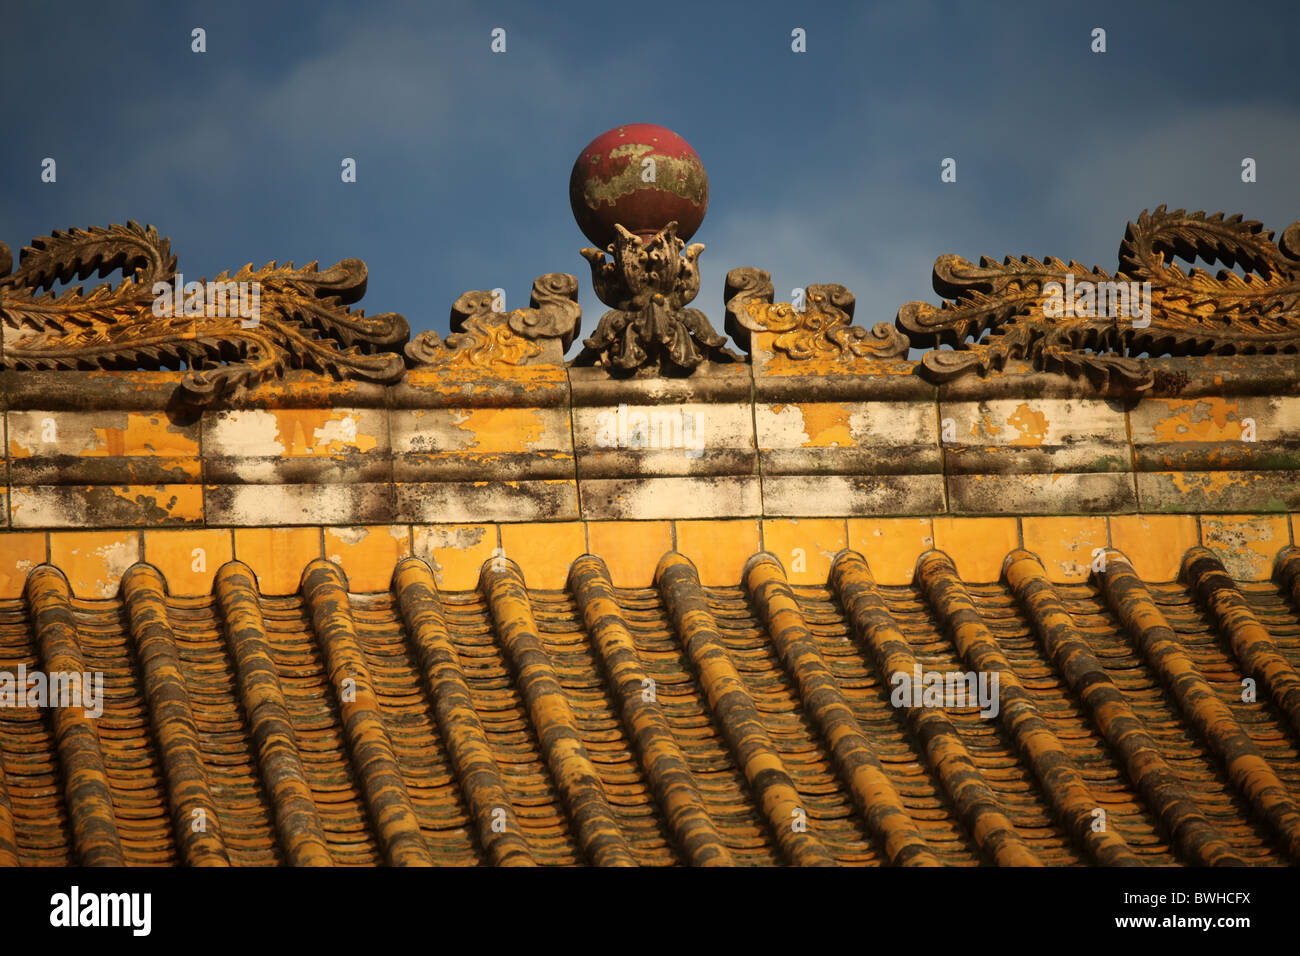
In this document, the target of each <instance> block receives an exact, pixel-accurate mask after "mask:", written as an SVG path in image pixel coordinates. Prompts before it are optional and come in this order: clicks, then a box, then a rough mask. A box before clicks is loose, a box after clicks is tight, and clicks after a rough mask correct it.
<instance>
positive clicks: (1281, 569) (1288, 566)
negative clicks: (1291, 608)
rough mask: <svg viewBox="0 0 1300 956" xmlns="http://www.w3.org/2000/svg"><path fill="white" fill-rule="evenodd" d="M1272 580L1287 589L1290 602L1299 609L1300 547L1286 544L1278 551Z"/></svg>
mask: <svg viewBox="0 0 1300 956" xmlns="http://www.w3.org/2000/svg"><path fill="white" fill-rule="evenodd" d="M1273 580H1274V581H1276V582H1277V583H1278V584H1280V585H1282V586H1283V587H1285V588H1286V589H1287V592H1288V593H1289V594H1290V595H1291V602H1292V603H1293V604H1294V605H1295V606H1296V608H1297V609H1298V610H1300V548H1296V547H1292V546H1290V545H1288V546H1287V547H1285V548H1283V549H1282V550H1281V551H1279V552H1278V555H1277V561H1276V562H1275V564H1274V567H1273Z"/></svg>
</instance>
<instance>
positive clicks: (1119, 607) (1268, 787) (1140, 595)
mask: <svg viewBox="0 0 1300 956" xmlns="http://www.w3.org/2000/svg"><path fill="white" fill-rule="evenodd" d="M1105 567H1106V570H1105V572H1103V573H1100V574H1097V575H1096V578H1097V579H1098V582H1099V584H1100V587H1101V590H1102V593H1103V594H1105V595H1106V600H1107V602H1108V603H1109V604H1110V607H1111V610H1112V611H1113V612H1114V613H1115V616H1116V617H1118V618H1119V620H1120V622H1121V623H1122V624H1123V625H1124V628H1125V630H1127V631H1128V633H1129V635H1130V637H1131V638H1132V639H1133V641H1134V642H1135V643H1136V644H1137V645H1138V647H1139V649H1140V650H1141V652H1142V656H1143V658H1144V659H1145V660H1146V662H1147V664H1148V665H1149V666H1150V667H1151V669H1152V670H1154V671H1155V672H1156V675H1157V676H1158V677H1159V678H1160V683H1162V684H1163V685H1164V686H1165V687H1166V688H1168V690H1169V693H1170V694H1171V695H1172V696H1173V698H1174V700H1176V701H1177V702H1178V708H1179V710H1180V711H1181V712H1182V714H1183V717H1184V718H1185V719H1186V720H1187V722H1188V723H1190V724H1191V725H1192V726H1193V727H1195V728H1196V730H1197V732H1198V733H1200V735H1201V736H1202V737H1203V738H1204V740H1205V741H1206V743H1207V744H1208V745H1209V747H1210V749H1211V750H1213V751H1214V753H1215V754H1217V755H1218V757H1219V759H1220V760H1222V761H1223V763H1224V766H1225V767H1226V768H1227V771H1228V778H1229V779H1230V780H1231V781H1232V783H1233V785H1234V786H1235V787H1236V788H1237V789H1238V790H1239V791H1241V792H1242V793H1244V794H1245V795H1246V799H1247V800H1249V801H1250V804H1251V806H1252V807H1253V808H1254V809H1255V812H1256V813H1258V814H1259V815H1260V816H1261V817H1262V818H1263V819H1264V820H1266V821H1267V822H1268V825H1269V826H1270V827H1271V828H1272V829H1273V832H1274V833H1276V834H1277V835H1278V837H1279V838H1280V839H1281V844H1282V846H1284V847H1286V850H1287V854H1288V855H1289V856H1290V857H1291V859H1293V860H1296V861H1300V830H1298V829H1297V827H1296V823H1295V814H1296V806H1295V804H1294V802H1293V801H1292V799H1291V796H1290V794H1289V793H1288V792H1287V788H1286V786H1285V784H1283V783H1282V781H1281V780H1280V779H1279V778H1278V776H1277V774H1276V773H1274V772H1273V768H1272V767H1271V766H1269V764H1268V761H1266V760H1265V759H1264V758H1263V756H1262V755H1261V754H1260V752H1259V751H1258V750H1257V749H1256V747H1255V743H1254V741H1252V740H1251V739H1250V737H1249V735H1248V734H1247V733H1246V732H1245V731H1244V730H1243V729H1242V727H1241V725H1240V724H1239V723H1238V722H1237V718H1236V717H1234V716H1233V714H1232V711H1231V710H1230V709H1229V708H1228V705H1227V704H1225V703H1224V702H1223V701H1222V700H1220V699H1219V696H1218V695H1217V694H1216V693H1215V692H1214V689H1213V688H1212V687H1210V684H1209V682H1208V681H1206V679H1205V678H1204V677H1202V676H1201V674H1200V672H1199V671H1198V670H1197V669H1196V664H1195V662H1193V661H1192V659H1191V657H1190V656H1189V655H1188V654H1187V652H1186V651H1184V650H1183V648H1182V646H1181V645H1180V644H1179V641H1178V635H1177V634H1175V633H1174V630H1173V628H1171V627H1170V626H1169V622H1168V621H1166V620H1165V616H1164V614H1163V613H1161V611H1160V609H1159V608H1158V607H1156V603H1155V601H1153V600H1152V598H1151V593H1150V592H1149V591H1148V590H1147V588H1146V585H1145V584H1143V583H1142V580H1141V579H1140V578H1139V577H1138V576H1137V573H1136V572H1135V571H1134V570H1133V566H1132V565H1131V564H1129V562H1128V559H1127V558H1125V557H1124V555H1123V553H1122V552H1119V551H1116V550H1114V549H1109V550H1107V551H1106V564H1105ZM1222 862H1228V861H1227V860H1224V861H1222ZM1232 862H1233V864H1234V865H1244V864H1242V862H1241V861H1240V859H1236V858H1234V860H1233V861H1232Z"/></svg>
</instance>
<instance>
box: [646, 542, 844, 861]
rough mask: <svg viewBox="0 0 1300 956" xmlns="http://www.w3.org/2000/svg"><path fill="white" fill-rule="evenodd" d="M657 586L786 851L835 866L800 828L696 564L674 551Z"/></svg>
mask: <svg viewBox="0 0 1300 956" xmlns="http://www.w3.org/2000/svg"><path fill="white" fill-rule="evenodd" d="M655 586H656V587H657V588H658V589H659V593H660V595H661V596H662V598H663V601H664V605H665V607H666V608H667V609H668V615H669V617H670V618H671V619H672V622H673V628H674V630H676V632H677V636H678V639H679V640H680V641H681V642H682V644H683V646H685V648H686V652H687V654H688V656H689V657H690V659H691V665H692V666H693V667H694V668H695V673H696V674H697V675H698V677H699V681H700V685H701V687H702V688H703V689H704V693H705V696H706V697H707V699H708V702H709V709H710V710H711V711H712V712H713V714H714V716H715V717H716V718H717V720H718V723H719V724H721V726H722V732H723V734H724V735H725V736H726V738H727V743H728V744H729V745H730V747H731V752H732V754H734V755H735V758H736V762H737V763H738V764H739V765H740V766H741V769H742V770H743V771H744V773H745V779H746V780H748V781H749V786H750V789H751V791H752V792H753V794H754V797H755V799H756V800H757V802H758V805H759V806H760V807H761V808H762V810H763V814H764V816H766V817H767V820H768V824H769V825H770V826H771V829H772V835H773V836H774V837H775V838H776V842H777V845H778V846H779V847H780V848H781V852H782V853H783V854H785V858H786V859H787V860H789V861H790V862H791V863H793V864H795V865H796V866H833V865H834V863H835V861H834V859H833V858H832V857H831V855H830V853H829V852H828V851H827V850H826V847H825V846H823V845H822V842H821V841H820V840H819V839H817V837H816V836H814V835H813V834H812V833H810V832H808V831H807V830H806V829H805V830H798V829H796V828H795V827H794V821H795V820H796V819H797V818H798V816H799V813H800V811H801V810H802V804H803V801H802V799H801V798H800V796H799V791H798V790H797V789H796V788H795V785H794V782H793V781H792V780H791V779H790V775H789V773H788V772H787V771H786V769H785V765H784V763H783V762H782V761H781V755H780V753H779V752H778V751H777V749H776V746H775V745H774V744H773V743H772V738H771V737H770V736H769V735H768V733H767V731H766V730H765V729H764V727H763V724H762V721H761V720H760V719H759V716H758V710H757V708H755V706H754V701H753V698H751V697H750V694H749V690H748V688H747V687H746V686H745V683H744V681H743V680H741V677H740V674H739V673H737V671H736V668H735V665H734V664H732V662H731V659H730V658H729V657H728V656H727V652H726V650H725V649H724V647H723V644H722V639H721V637H720V636H719V634H718V628H717V623H716V622H715V621H714V619H713V612H712V611H710V610H709V602H708V598H707V597H706V596H705V594H704V589H703V588H702V587H701V586H700V578H699V575H698V574H697V573H696V570H695V565H694V564H692V563H691V561H690V559H689V558H686V557H685V556H683V555H681V554H678V553H677V552H675V551H670V552H669V553H667V554H665V555H664V556H663V557H662V558H661V559H660V561H659V566H658V568H656V570H655Z"/></svg>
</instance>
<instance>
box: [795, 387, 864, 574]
mask: <svg viewBox="0 0 1300 956" xmlns="http://www.w3.org/2000/svg"><path fill="white" fill-rule="evenodd" d="M800 408H801V409H802V411H803V427H804V431H805V433H806V434H807V435H808V440H807V441H806V442H804V446H805V447H811V448H847V447H849V446H851V445H852V444H853V437H852V435H851V433H850V431H849V416H850V415H851V414H852V411H851V410H850V409H849V408H848V407H846V406H844V405H840V404H834V403H827V404H821V403H809V404H807V405H801V406H800ZM828 571H829V568H828Z"/></svg>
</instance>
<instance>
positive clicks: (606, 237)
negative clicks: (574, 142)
mask: <svg viewBox="0 0 1300 956" xmlns="http://www.w3.org/2000/svg"><path fill="white" fill-rule="evenodd" d="M569 201H570V202H571V203H572V205H573V215H574V218H575V219H577V220H578V225H579V226H580V227H581V228H582V231H583V232H584V233H585V234H586V236H587V238H588V239H590V240H591V241H592V242H594V243H595V244H596V245H597V246H598V248H595V249H583V250H582V255H583V257H584V258H585V259H586V260H587V261H588V262H589V263H590V264H591V278H592V284H593V285H594V286H595V288H596V295H597V296H599V297H600V301H602V302H604V303H605V304H606V305H608V306H610V307H611V311H609V312H606V313H605V315H604V316H603V317H602V318H601V320H600V324H599V325H598V326H597V327H596V332H595V334H594V335H593V336H592V337H591V338H589V339H585V340H583V345H585V346H586V348H585V349H584V350H583V352H582V354H580V355H579V356H578V358H577V360H576V364H578V365H601V366H604V367H605V368H608V369H609V370H610V371H611V372H612V373H617V374H641V375H645V374H651V375H653V374H656V373H659V374H687V375H689V374H690V373H691V372H693V371H694V370H695V368H696V367H697V366H699V365H700V363H702V362H705V361H709V360H711V361H715V362H730V361H735V359H736V356H735V355H734V354H733V353H731V352H729V351H728V350H727V349H726V348H725V345H726V341H727V340H726V338H725V337H723V336H721V335H718V333H717V332H716V331H714V329H713V327H712V326H710V325H709V320H708V319H707V318H706V317H705V315H704V313H703V312H701V311H700V310H699V309H688V308H686V305H687V303H689V302H690V301H691V300H692V299H694V298H695V294H696V293H697V292H698V291H699V288H700V273H699V268H698V266H697V264H696V260H697V259H698V258H699V255H700V253H701V252H703V251H704V246H702V245H701V244H700V243H698V242H697V243H694V244H693V245H690V246H687V245H686V242H685V240H687V239H689V238H690V237H691V236H692V235H693V234H694V233H695V230H696V229H698V228H699V227H700V223H702V222H703V221H704V212H705V210H706V209H707V208H708V205H709V180H708V177H707V176H705V174H704V164H703V163H701V162H700V157H699V156H697V155H696V154H695V150H693V149H691V147H690V144H689V143H687V142H686V140H684V139H682V138H681V137H680V136H678V135H677V134H676V133H674V132H673V131H672V130H667V129H664V128H663V127H662V126H652V125H650V124H649V123H636V124H633V125H630V126H619V127H616V128H614V129H612V130H610V131H609V132H607V133H602V134H601V135H600V136H597V137H596V138H595V139H593V140H592V141H591V142H590V143H589V144H588V145H587V148H586V149H584V150H583V151H582V153H581V155H579V156H578V160H577V162H575V163H574V164H573V174H572V175H571V176H570V177H569ZM606 256H609V258H608V259H607V258H606Z"/></svg>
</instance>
